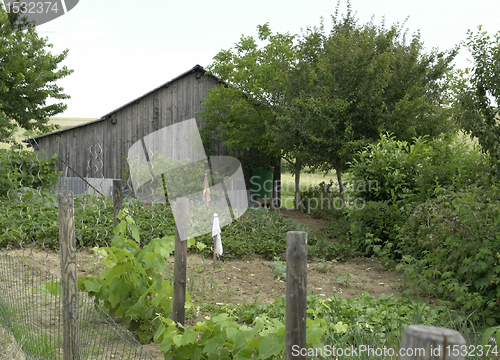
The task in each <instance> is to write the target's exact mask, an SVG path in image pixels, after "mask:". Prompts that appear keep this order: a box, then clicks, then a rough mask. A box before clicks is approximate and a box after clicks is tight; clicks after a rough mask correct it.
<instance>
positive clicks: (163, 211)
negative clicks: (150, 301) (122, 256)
mask: <svg viewBox="0 0 500 360" xmlns="http://www.w3.org/2000/svg"><path fill="white" fill-rule="evenodd" d="M12 194H15V196H14V195H13V196H12V198H13V200H12V201H9V200H7V199H0V206H1V207H2V208H3V209H5V211H3V212H0V228H1V229H2V232H1V233H0V246H6V245H7V244H10V245H11V246H14V247H17V246H20V245H25V244H26V243H27V242H29V243H35V244H38V245H40V246H41V245H42V243H43V244H44V246H45V247H47V248H55V249H57V248H58V247H59V235H58V234H59V220H58V210H57V205H58V201H57V194H56V193H55V192H49V191H44V190H42V191H36V190H33V189H31V188H21V189H18V190H17V191H16V192H15V193H14V192H12ZM74 203H75V233H76V241H77V245H78V246H108V245H109V244H110V243H111V240H112V238H113V227H114V221H113V202H112V201H111V200H110V199H102V198H96V197H91V196H75V200H74ZM125 206H128V207H129V209H130V211H131V215H132V217H133V218H134V219H135V221H136V222H137V226H138V228H139V231H140V234H141V235H140V236H141V243H142V244H143V245H146V244H148V243H149V241H150V240H151V239H153V238H156V237H163V236H173V235H175V227H174V224H175V222H174V217H173V214H172V212H171V211H170V210H169V209H168V208H166V207H165V204H154V205H144V204H142V203H140V202H137V201H134V200H129V201H127V202H125Z"/></svg>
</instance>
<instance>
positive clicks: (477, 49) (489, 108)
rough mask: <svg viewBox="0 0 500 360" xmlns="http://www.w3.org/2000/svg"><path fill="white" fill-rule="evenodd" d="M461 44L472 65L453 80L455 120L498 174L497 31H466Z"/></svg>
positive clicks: (499, 50) (499, 60)
mask: <svg viewBox="0 0 500 360" xmlns="http://www.w3.org/2000/svg"><path fill="white" fill-rule="evenodd" d="M464 45H465V46H466V48H467V49H468V50H469V51H470V53H471V55H472V59H471V62H472V67H471V68H467V69H465V70H463V71H460V72H459V74H458V75H459V76H458V77H457V78H456V82H455V87H454V90H455V99H454V107H455V110H456V111H455V113H454V114H455V119H456V120H457V121H458V123H459V125H460V126H461V128H462V129H463V130H464V131H465V133H467V134H469V135H470V136H471V137H475V138H477V139H478V142H479V144H480V145H481V148H482V150H483V151H484V152H486V153H488V154H489V156H490V159H491V160H492V163H493V165H494V166H495V168H496V170H497V171H498V172H499V173H500V32H498V33H497V34H496V35H494V37H490V36H489V35H488V34H487V33H486V32H484V31H481V27H479V31H478V32H477V33H475V32H473V31H469V33H468V39H467V40H466V41H465V43H464Z"/></svg>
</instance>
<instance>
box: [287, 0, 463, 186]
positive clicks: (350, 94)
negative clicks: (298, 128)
mask: <svg viewBox="0 0 500 360" xmlns="http://www.w3.org/2000/svg"><path fill="white" fill-rule="evenodd" d="M337 10H338V9H337ZM332 22H333V27H332V30H331V31H330V33H329V34H327V33H326V32H325V31H324V28H323V27H320V28H319V29H313V30H311V31H309V33H307V34H306V35H305V36H304V38H303V39H302V45H301V48H303V49H308V52H309V54H313V55H310V56H309V57H304V58H303V61H304V62H306V64H304V65H303V66H304V67H307V68H308V69H309V70H308V74H309V75H308V78H309V79H310V84H309V85H308V86H306V87H301V90H300V91H301V94H300V96H298V97H296V98H295V104H296V106H294V109H298V108H300V113H301V116H302V118H304V119H307V121H308V126H307V128H308V129H309V134H310V141H309V145H310V147H311V148H310V149H309V153H310V154H313V156H314V159H315V161H314V162H315V164H316V166H317V167H318V168H320V169H322V170H324V171H328V170H332V169H335V170H336V171H337V177H338V180H339V185H340V187H341V188H340V190H341V192H342V190H343V189H342V181H341V176H340V174H341V172H342V171H344V170H345V169H347V167H348V164H349V162H350V161H351V160H352V159H353V156H354V154H355V153H356V152H357V151H358V150H359V149H361V148H362V147H364V146H366V145H367V144H369V143H372V142H375V141H377V140H378V139H379V135H380V132H385V131H387V132H390V133H393V134H394V136H396V137H397V138H398V139H400V140H407V141H411V139H412V138H413V137H416V136H421V135H429V136H431V137H434V136H437V135H439V134H440V133H441V132H448V131H449V130H450V125H451V122H450V120H449V115H450V114H449V112H448V110H447V109H446V107H445V105H446V103H447V98H446V96H445V94H446V90H447V87H448V83H447V76H446V75H447V72H448V71H450V70H451V62H452V60H453V58H454V57H455V55H456V49H453V50H451V51H450V52H448V53H446V52H439V51H437V50H432V51H430V52H429V53H428V54H426V53H424V51H423V50H424V49H423V44H422V42H421V40H420V37H419V34H415V35H413V36H412V37H411V39H410V40H409V41H408V39H407V38H406V33H405V31H404V28H403V27H402V26H399V25H398V24H396V25H392V26H390V27H385V26H384V25H381V26H377V25H375V24H373V23H372V22H370V23H366V24H363V25H360V24H358V22H357V20H356V19H355V17H354V15H353V13H352V10H351V8H350V5H348V11H347V14H346V15H342V16H339V15H338V11H337V13H336V14H335V15H334V16H332ZM296 69H300V67H296ZM298 71H301V70H298ZM339 110H340V111H339Z"/></svg>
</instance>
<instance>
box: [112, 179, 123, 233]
mask: <svg viewBox="0 0 500 360" xmlns="http://www.w3.org/2000/svg"><path fill="white" fill-rule="evenodd" d="M121 209H122V181H121V179H113V216H114V225H115V227H117V226H118V224H119V223H120V220H119V219H118V213H119V212H120V210H121Z"/></svg>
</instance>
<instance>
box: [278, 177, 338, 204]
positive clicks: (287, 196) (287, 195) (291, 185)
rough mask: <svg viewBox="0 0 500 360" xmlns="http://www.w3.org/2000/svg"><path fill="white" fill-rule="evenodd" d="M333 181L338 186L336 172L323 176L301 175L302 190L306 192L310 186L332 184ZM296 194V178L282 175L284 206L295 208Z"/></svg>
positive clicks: (300, 186) (282, 200) (282, 199)
mask: <svg viewBox="0 0 500 360" xmlns="http://www.w3.org/2000/svg"><path fill="white" fill-rule="evenodd" d="M330 180H333V183H334V184H335V185H334V186H338V183H337V174H336V173H335V172H332V173H328V174H327V175H326V176H325V175H323V174H305V173H301V174H300V185H299V188H300V190H306V189H308V188H309V187H310V186H314V185H318V184H319V183H321V182H322V181H324V182H325V183H327V184H328V183H330ZM294 193H295V176H293V175H292V174H290V173H282V174H281V202H282V204H283V206H286V207H293V198H294Z"/></svg>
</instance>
